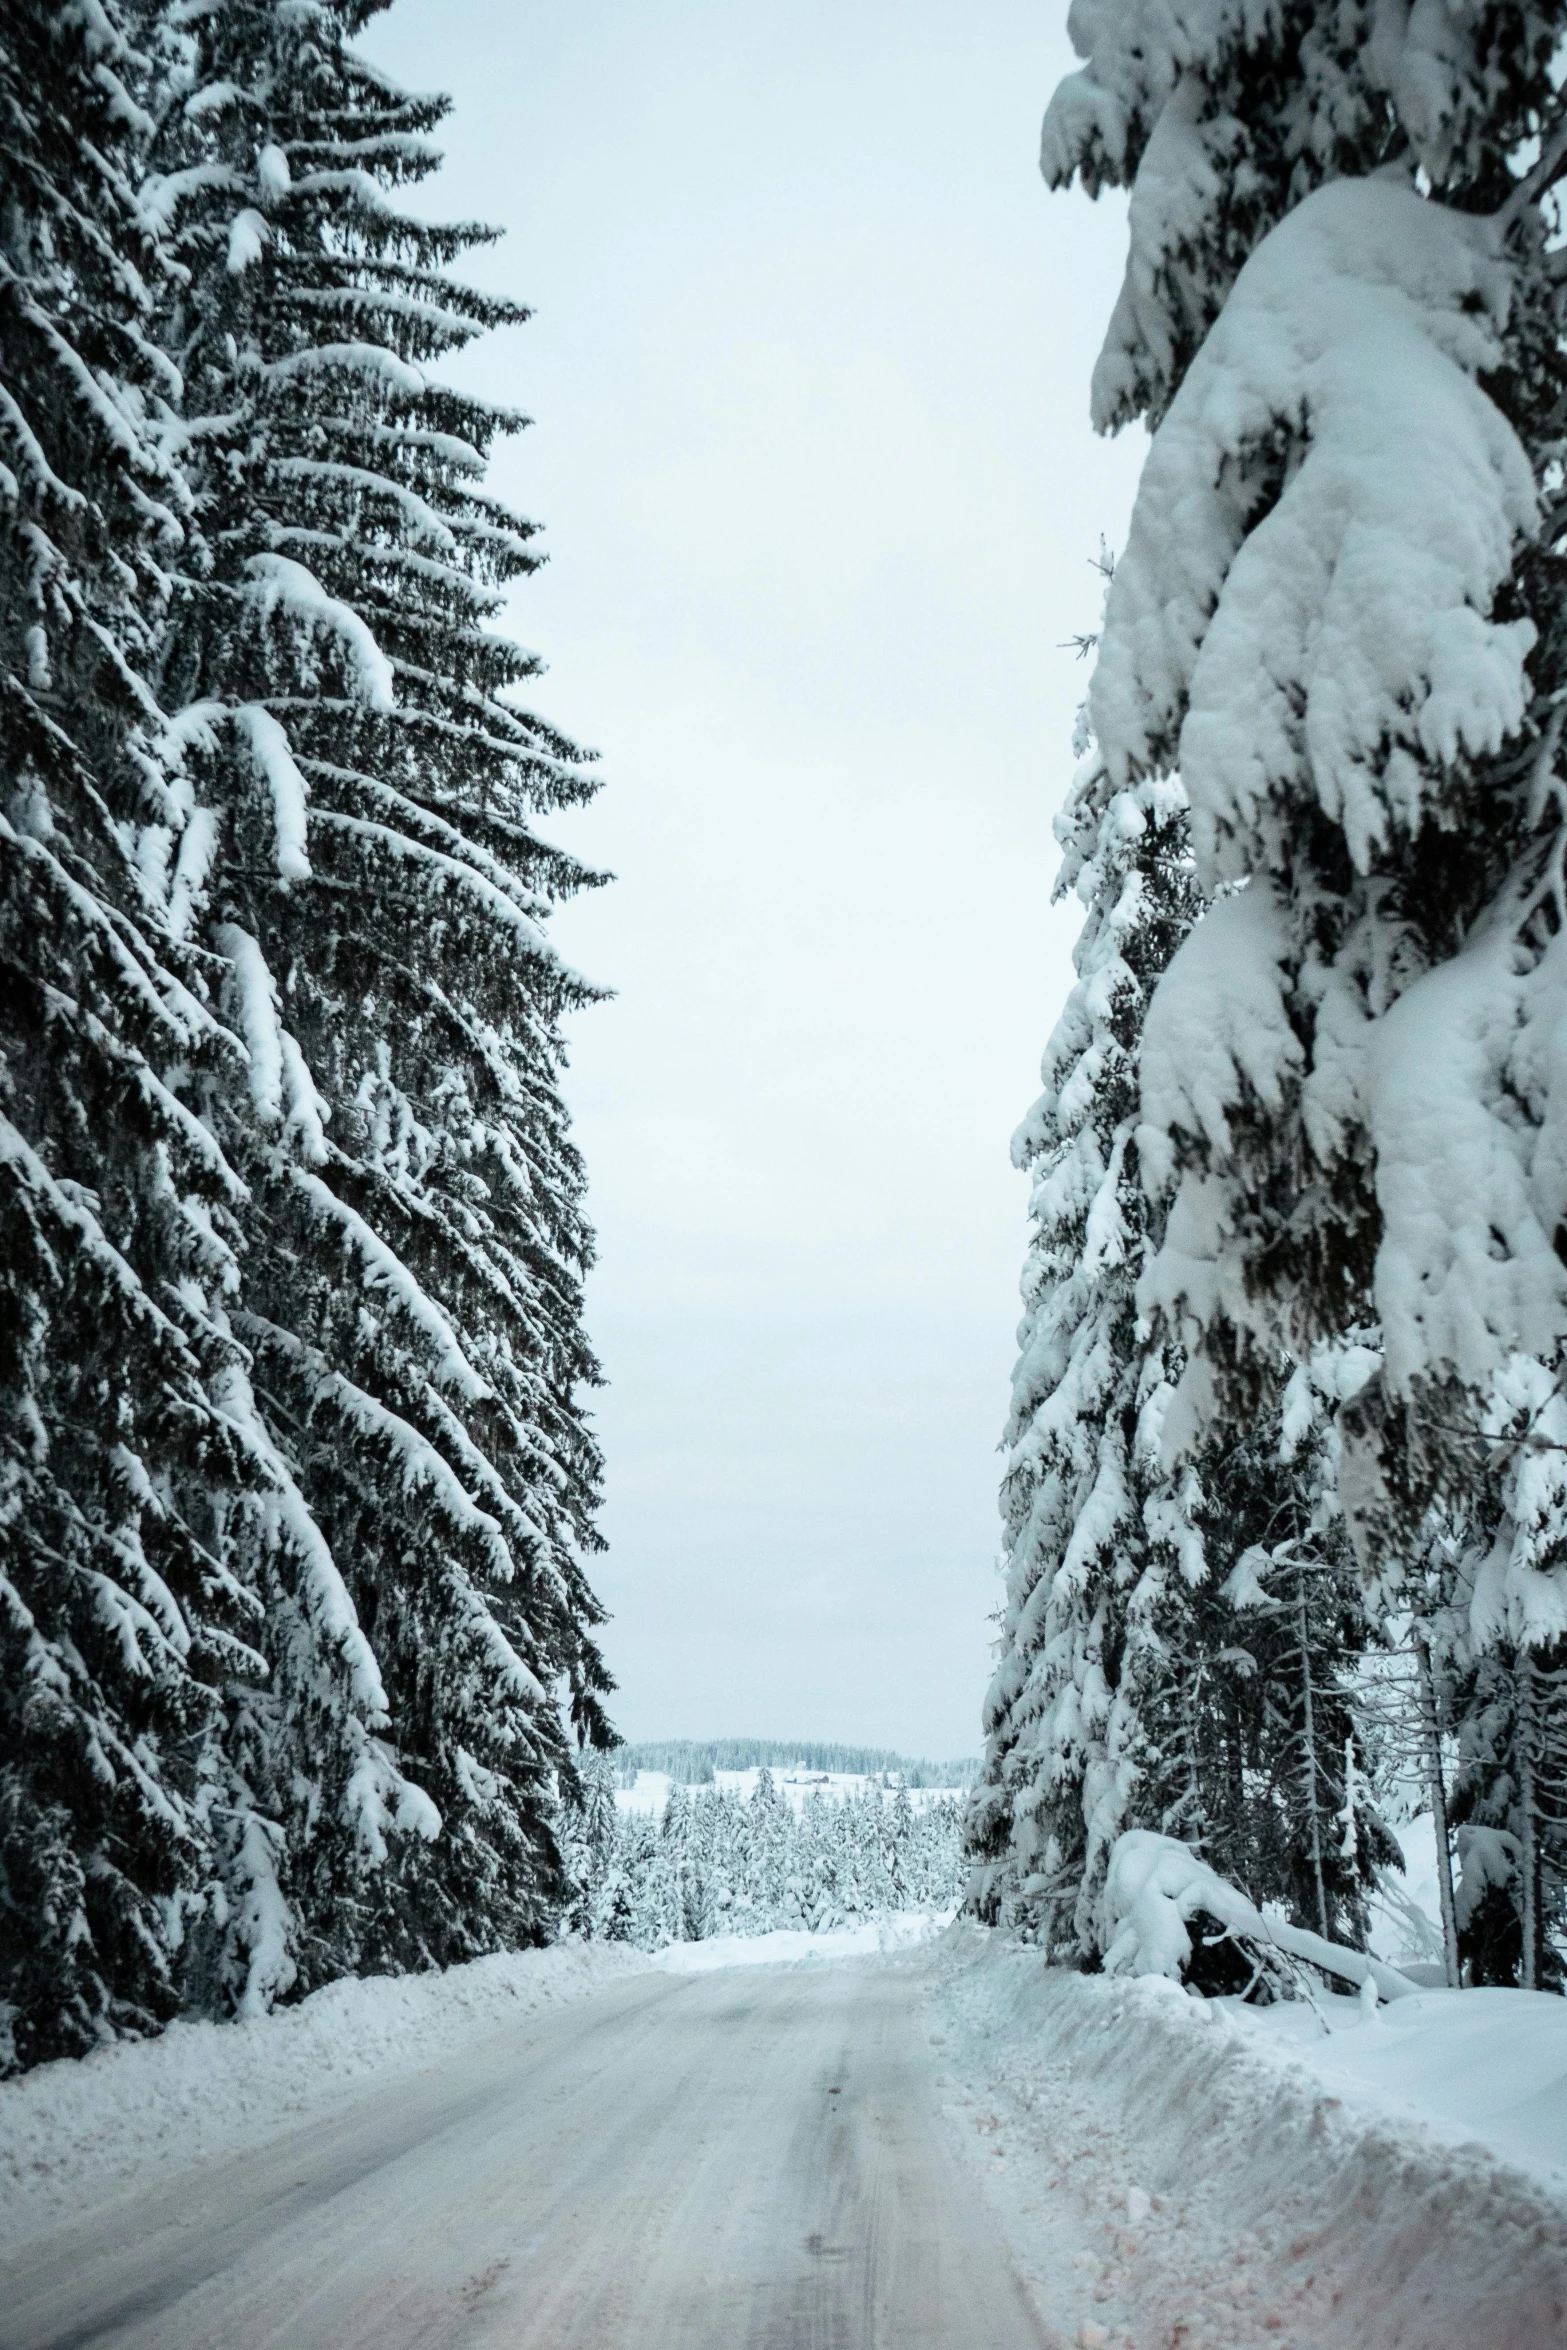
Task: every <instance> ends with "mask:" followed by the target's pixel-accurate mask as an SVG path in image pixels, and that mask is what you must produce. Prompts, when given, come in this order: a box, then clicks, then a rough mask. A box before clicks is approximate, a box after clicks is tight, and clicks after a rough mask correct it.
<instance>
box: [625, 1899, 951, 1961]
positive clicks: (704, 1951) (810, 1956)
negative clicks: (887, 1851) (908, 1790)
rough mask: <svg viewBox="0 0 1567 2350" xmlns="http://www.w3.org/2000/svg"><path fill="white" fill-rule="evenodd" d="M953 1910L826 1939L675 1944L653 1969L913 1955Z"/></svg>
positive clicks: (843, 1930)
mask: <svg viewBox="0 0 1567 2350" xmlns="http://www.w3.org/2000/svg"><path fill="white" fill-rule="evenodd" d="M952 1918H953V1912H952V1911H951V1910H950V1909H930V1910H925V1909H906V1910H903V1911H901V1912H900V1913H899V1914H898V1915H897V1916H896V1917H889V1918H879V1919H872V1920H870V1921H868V1922H867V1923H866V1924H864V1925H861V1926H840V1927H838V1928H836V1929H834V1930H833V1931H831V1932H828V1933H824V1934H808V1933H806V1932H805V1931H804V1929H803V1928H798V1929H788V1928H780V1930H779V1931H778V1932H776V1933H772V1934H714V1935H712V1936H710V1937H709V1939H708V1940H707V1941H705V1942H672V1943H670V1945H669V1947H668V1949H666V1950H661V1951H660V1952H659V1953H658V1956H657V1957H656V1958H655V1959H654V1961H653V1964H654V1965H655V1966H656V1967H661V1968H662V1969H663V1971H664V1972H665V1973H666V1974H671V1975H706V1974H710V1973H711V1972H712V1971H713V1969H714V1968H715V1967H732V1966H827V1965H831V1964H834V1963H835V1962H836V1961H837V1960H839V1959H842V1958H879V1957H882V1956H883V1955H885V1954H886V1953H887V1952H889V1951H897V1950H912V1949H913V1948H915V1946H916V1945H917V1944H919V1943H921V1942H927V1941H929V1939H930V1937H931V1936H932V1935H933V1934H939V1933H940V1932H941V1931H942V1929H943V1928H944V1927H946V1926H949V1925H951V1923H952Z"/></svg>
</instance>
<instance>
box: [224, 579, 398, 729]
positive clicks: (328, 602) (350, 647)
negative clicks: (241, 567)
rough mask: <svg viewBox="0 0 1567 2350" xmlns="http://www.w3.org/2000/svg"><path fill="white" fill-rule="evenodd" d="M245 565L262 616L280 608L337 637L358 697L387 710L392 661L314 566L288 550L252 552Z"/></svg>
mask: <svg viewBox="0 0 1567 2350" xmlns="http://www.w3.org/2000/svg"><path fill="white" fill-rule="evenodd" d="M245 569H246V570H247V571H248V572H249V573H250V576H251V578H252V579H254V580H257V581H258V582H259V583H260V588H261V594H260V597H259V599H258V601H259V604H260V609H261V614H262V617H263V618H264V619H266V618H270V616H271V615H272V613H273V612H276V611H283V612H286V613H287V614H288V616H289V618H290V619H291V620H298V621H300V622H302V623H303V624H304V626H305V627H306V628H307V629H309V630H311V631H312V632H313V633H314V632H316V631H324V632H325V633H326V634H328V635H331V636H335V637H336V638H337V639H338V641H339V642H340V643H341V644H342V645H343V646H344V648H345V649H346V651H347V653H348V658H349V665H350V668H351V670H352V673H353V677H354V682H355V684H356V686H357V688H358V692H359V698H360V700H361V701H363V702H365V703H366V704H367V705H368V706H369V708H370V709H372V710H390V709H391V707H392V704H393V690H392V664H391V662H390V661H389V660H388V659H387V657H386V655H385V654H384V653H383V652H382V650H381V648H380V646H379V645H378V644H377V643H376V641H375V637H374V635H373V634H372V632H371V630H370V629H369V627H368V626H367V625H366V623H365V622H364V621H363V620H361V618H360V617H359V614H358V613H357V612H356V611H354V610H353V608H352V606H351V605H348V604H344V603H342V602H340V601H339V599H338V598H337V597H336V596H333V595H329V594H328V593H327V591H326V589H325V588H324V587H323V586H322V585H321V582H320V581H319V580H318V579H317V578H316V576H315V573H314V572H313V571H307V570H306V568H305V566H304V564H303V563H296V562H294V561H293V559H292V557H290V556H288V555H252V556H250V557H249V558H248V559H247V561H246V564H245Z"/></svg>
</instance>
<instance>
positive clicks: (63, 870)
mask: <svg viewBox="0 0 1567 2350" xmlns="http://www.w3.org/2000/svg"><path fill="white" fill-rule="evenodd" d="M131 29H132V21H131V18H130V13H129V12H128V11H126V10H124V9H122V8H120V7H119V6H118V5H116V4H115V0H103V4H102V5H95V6H94V7H93V8H92V9H60V8H57V7H53V6H49V5H46V4H45V0H17V5H15V6H14V7H11V8H9V9H8V10H7V11H6V13H5V17H4V21H3V23H0V187H3V190H4V200H3V203H0V694H3V697H4V707H5V722H4V725H3V727H0V974H3V976H0V2073H3V2072H5V2071H6V2070H8V2069H9V2068H10V2067H11V2065H13V2064H30V2063H34V2062H37V2061H38V2060H40V2059H42V2058H45V2057H49V2056H55V2055H60V2054H63V2053H71V2052H79V2051H80V2050H82V2049H83V2048H85V2047H88V2046H90V2045H92V2043H93V2041H94V2040H95V2039H97V2038H99V2037H103V2036H107V2035H109V2034H111V2033H113V2032H116V2031H137V2030H147V2029H152V2028H156V2026H157V2025H158V2024H159V2023H161V2022H162V2021H164V2020H166V2018H167V2017H168V2016H169V2015H170V2014H171V2013H172V2012H173V2011H174V2009H175V2007H176V2005H177V2004H178V1999H179V1974H180V1959H179V1955H178V1953H179V1945H180V1941H181V1936H182V1932H183V1930H184V1927H185V1925H186V1923H187V1921H188V1920H189V1918H190V1916H191V1914H192V1913H193V1912H195V1911H198V1910H199V1909H200V1907H201V1905H202V1903H203V1900H204V1897H205V1891H206V1888H207V1885H208V1880H209V1876H210V1868H209V1851H208V1837H207V1832H206V1821H205V1813H204V1794H205V1778H204V1772H205V1766H206V1762H207V1758H208V1755H209V1751H210V1748H211V1746H212V1743H213V1737H214V1729H215V1708H214V1697H213V1685H214V1683H215V1682H217V1681H218V1680H219V1679H220V1678H221V1677H225V1676H234V1677H239V1678H244V1677H246V1676H248V1675H250V1674H252V1673H253V1672H254V1671H255V1669H256V1668H257V1666H258V1665H259V1659H258V1658H257V1657H256V1656H255V1655H254V1653H253V1651H252V1650H251V1649H250V1647H249V1646H248V1645H247V1643H248V1641H249V1639H250V1637H251V1634H252V1631H253V1626H254V1607H253V1604H252V1600H251V1595H250V1594H249V1593H248V1592H247V1591H246V1590H245V1589H244V1588H243V1587H242V1586H241V1585H240V1584H239V1583H238V1582H237V1581H236V1579H235V1577H234V1574H233V1572H232V1569H231V1565H230V1563H229V1558H228V1546H227V1544H226V1542H225V1538H224V1532H223V1513H224V1509H225V1505H226V1502H228V1501H231V1500H232V1499H233V1497H234V1496H236V1495H238V1494H240V1493H242V1492H243V1491H244V1490H245V1489H246V1488H247V1487H255V1486H257V1485H258V1484H260V1483H262V1482H264V1465H263V1464H262V1463H261V1462H260V1461H258V1459H257V1458H256V1457H255V1455H254V1452H253V1450H252V1448H251V1447H250V1446H249V1445H248V1444H247V1442H246V1440H245V1436H244V1432H243V1431H242V1430H240V1429H238V1428H236V1427H235V1426H234V1425H233V1423H232V1422H231V1420H230V1418H229V1416H228V1415H227V1414H226V1413H225V1411H224V1410H223V1409H222V1408H221V1404H220V1402H219V1401H218V1400H216V1398H217V1397H218V1395H219V1393H220V1391H221V1388H222V1385H223V1382H224V1381H225V1379H226V1378H228V1377H229V1376H230V1375H231V1374H232V1371H233V1369H234V1367H235V1363H236V1359H237V1357H236V1350H235V1348H234V1347H233V1345H232V1343H231V1342H229V1341H228V1339H227V1338H226V1336H225V1333H224V1330H223V1327H222V1316H221V1313H220V1312H217V1311H214V1308H213V1305H212V1303H211V1301H212V1300H214V1299H217V1300H219V1301H221V1299H222V1297H223V1295H224V1294H225V1293H226V1292H228V1291H229V1290H230V1289H231V1288H232V1286H233V1283H234V1280H235V1278H236V1273H235V1262H234V1253H233V1243H234V1240H235V1237H236V1216H237V1212H238V1209H239V1207H240V1205H241V1201H242V1192H241V1187H240V1185H239V1184H238V1183H237V1182H236V1180H235V1178H234V1177H233V1175H232V1173H231V1172H230V1170H229V1169H228V1168H227V1167H226V1166H225V1164H224V1161H223V1159H222V1156H221V1154H220V1152H219V1150H218V1148H217V1146H216V1145H215V1143H214V1141H213V1139H212V1136H211V1135H210V1133H209V1132H208V1131H207V1129H206V1128H205V1127H204V1126H202V1125H201V1124H200V1123H198V1121H197V1120H196V1119H195V1118H194V1117H193V1116H192V1115H191V1113H190V1111H189V1109H188V1108H187V1107H186V1106H185V1104H184V1103H183V1102H182V1101H181V1099H180V1098H179V1096H178V1094H177V1093H176V1092H175V1091H174V1090H172V1088H171V1085H170V1083H169V1081H168V1079H169V1072H170V1070H171V1069H172V1068H173V1067H175V1066H180V1067H183V1068H185V1069H187V1070H190V1071H196V1070H202V1071H204V1072H206V1073H208V1074H209V1075H210V1076H211V1077H212V1078H213V1080H214V1081H216V1079H217V1076H218V1075H219V1073H220V1072H221V1071H222V1070H223V1068H224V1067H225V1065H226V1061H227V1059H228V1058H229V1057H230V1048H229V1042H228V1039H227V1038H226V1035H225V1033H224V1031H223V1029H222V1028H221V1026H220V1025H219V1023H217V1022H216V1021H215V1020H214V1018H213V1017H212V1014H211V1012H210V1011H209V1010H208V1009H207V1008H206V1007H205V1006H204V1004H203V1003H202V1001H201V1000H200V992H201V979H200V973H199V970H198V969H197V968H196V967H195V963H194V960H193V958H191V957H190V956H188V955H184V954H181V953H180V952H179V951H178V950H177V949H175V948H174V946H173V942H172V941H170V940H169V939H168V938H167V937H166V936H165V935H164V934H163V930H162V925H161V922H160V920H159V906H158V902H157V893H156V890H155V889H154V888H152V887H151V886H149V877H148V861H149V856H150V855H152V854H153V853H154V852H155V849H156V845H157V843H158V841H159V840H161V839H163V838H165V837H167V828H166V827H164V826H160V822H159V820H160V818H163V817H164V816H165V815H167V814H168V812H169V803H170V802H171V801H172V800H177V797H178V794H177V792H176V791H174V790H173V789H172V788H171V785H170V781H169V778H168V775H167V773H166V771H165V769H164V767H163V766H162V765H161V764H160V756H159V743H160V735H161V720H160V713H159V710H158V706H157V702H156V699H155V696H154V693H153V691H152V689H151V686H150V684H149V672H150V669H151V667H152V665H153V663H154V661H155V657H156V647H157V640H158V633H159V630H160V627H161V623H162V619H163V614H164V608H165V604H166V599H167V593H168V586H169V573H170V568H171V566H172V564H173V563H174V561H175V560H176V558H177V554H178V550H179V547H180V544H181V538H182V530H183V525H184V521H185V516H186V503H187V501H186V499H185V495H184V491H183V488H182V485H181V482H180V480H179V477H178V474H177V472H176V471H175V469H174V467H173V465H172V464H171V460H170V455H169V436H168V433H167V430H166V427H167V423H168V409H169V403H170V402H171V400H173V399H174V398H175V397H176V396H177V393H178V389H179V381H178V376H177V374H176V373H175V371H174V370H173V369H172V368H171V367H170V366H169V365H168V364H167V362H166V361H164V360H163V359H162V358H161V357H160V355H159V354H158V352H157V351H156V349H155V348H154V347H153V345H152V343H151V341H150V339H149V323H150V310H151V305H152V300H153V297H154V295H155V293H156V291H157V288H158V286H159V284H160V271H161V267H162V263H161V258H160V256H159V253H158V251H157V248H156V246H155V244H154V242H153V240H152V239H151V238H150V237H149V236H148V234H147V233H146V230H145V227H144V224H143V223H142V221H141V220H140V218H139V217H138V212H137V206H136V200H135V183H136V168H137V167H136V150H137V142H138V139H139V137H140V135H141V132H142V129H143V127H144V125H145V122H146V116H145V112H144V101H145V98H146V96H147V89H148V83H149V78H150V68H149V61H148V59H147V58H146V57H145V56H143V55H142V54H141V53H140V52H139V51H138V50H137V49H136V47H135V45H134V43H133V41H132V39H131V37H130V34H131Z"/></svg>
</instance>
